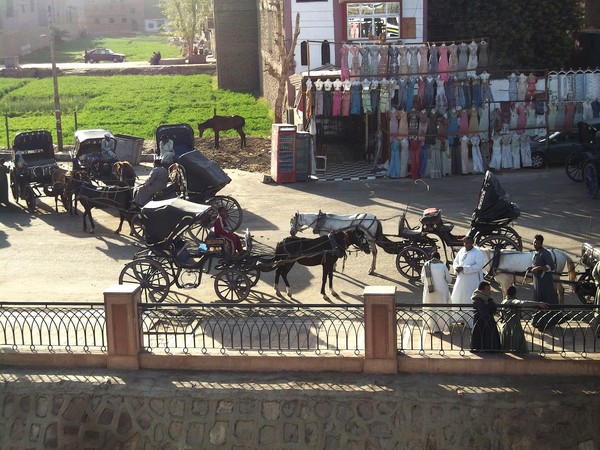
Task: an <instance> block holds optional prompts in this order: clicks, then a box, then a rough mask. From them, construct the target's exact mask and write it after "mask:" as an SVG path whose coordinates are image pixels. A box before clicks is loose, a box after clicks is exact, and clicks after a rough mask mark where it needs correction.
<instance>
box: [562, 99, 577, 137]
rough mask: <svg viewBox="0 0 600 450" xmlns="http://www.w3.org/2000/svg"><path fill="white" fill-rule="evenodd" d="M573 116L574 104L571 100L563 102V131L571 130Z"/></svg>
mask: <svg viewBox="0 0 600 450" xmlns="http://www.w3.org/2000/svg"><path fill="white" fill-rule="evenodd" d="M574 117H575V104H574V103H573V102H566V103H565V123H564V125H563V128H562V129H563V131H571V129H572V128H573V118H574Z"/></svg>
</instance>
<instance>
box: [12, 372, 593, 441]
mask: <svg viewBox="0 0 600 450" xmlns="http://www.w3.org/2000/svg"><path fill="white" fill-rule="evenodd" d="M0 380H1V381H2V384H0V407H1V410H0V411H1V420H0V447H1V448H73V449H76V448H161V449H168V448H173V449H175V448H190V449H198V448H202V449H255V448H261V449H267V448H273V449H281V448H286V449H304V448H309V447H310V448H327V449H338V448H339V449H342V448H343V449H365V448H371V449H377V448H402V449H422V448H427V449H447V448H481V449H484V448H485V449H509V448H510V449H530V448H543V449H580V450H588V449H589V450H592V449H595V448H598V446H599V445H600V438H599V436H600V425H599V424H600V407H599V406H598V405H599V401H598V400H599V399H598V396H599V393H600V385H599V383H598V382H597V381H596V379H595V378H577V379H575V380H574V381H573V380H569V379H567V378H556V377H554V378H550V377H538V378H533V377H529V378H516V379H514V380H510V379H509V380H507V379H504V378H499V377H497V378H494V377H473V376H472V377H451V376H446V377H442V376H409V375H404V376H403V375H398V376H388V375H380V376H365V375H340V374H328V373H321V374H310V375H309V374H305V375H301V376H299V375H297V374H278V375H273V374H270V375H267V374H230V373H212V374H190V373H187V374H182V373H173V372H160V371H155V372H150V371H148V372H146V371H140V372H134V373H133V372H107V371H86V372H85V373H65V372H64V371H62V372H61V373H60V374H55V373H49V372H46V373H38V372H36V371H32V370H18V371H17V370H14V369H10V370H6V369H5V370H4V371H2V373H1V374H0Z"/></svg>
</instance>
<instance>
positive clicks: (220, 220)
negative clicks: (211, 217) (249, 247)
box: [214, 206, 243, 256]
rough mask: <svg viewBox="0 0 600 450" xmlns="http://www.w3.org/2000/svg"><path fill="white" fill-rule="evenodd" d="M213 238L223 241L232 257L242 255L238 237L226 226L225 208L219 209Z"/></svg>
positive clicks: (240, 242)
mask: <svg viewBox="0 0 600 450" xmlns="http://www.w3.org/2000/svg"><path fill="white" fill-rule="evenodd" d="M214 227H215V236H217V237H221V238H223V239H225V240H226V241H227V242H228V243H229V248H230V251H231V254H232V255H233V256H235V255H238V254H240V253H243V249H242V241H241V239H240V237H239V236H238V235H237V234H235V233H234V232H233V231H231V230H230V229H229V226H228V225H227V208H225V207H224V206H220V207H219V212H218V215H217V219H216V220H215V225H214Z"/></svg>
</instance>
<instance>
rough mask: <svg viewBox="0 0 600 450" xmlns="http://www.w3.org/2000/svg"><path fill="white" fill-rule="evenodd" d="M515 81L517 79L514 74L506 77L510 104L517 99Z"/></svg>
mask: <svg viewBox="0 0 600 450" xmlns="http://www.w3.org/2000/svg"><path fill="white" fill-rule="evenodd" d="M517 80H518V77H517V76H516V75H515V74H514V73H512V74H510V75H509V76H508V100H509V101H511V102H516V101H517V99H518V94H517V92H518V91H517Z"/></svg>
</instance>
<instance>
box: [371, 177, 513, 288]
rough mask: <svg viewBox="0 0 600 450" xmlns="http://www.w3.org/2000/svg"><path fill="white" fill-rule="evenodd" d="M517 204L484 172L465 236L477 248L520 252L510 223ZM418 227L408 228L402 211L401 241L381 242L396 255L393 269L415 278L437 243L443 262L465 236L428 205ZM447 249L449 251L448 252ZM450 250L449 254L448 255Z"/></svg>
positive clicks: (448, 261)
mask: <svg viewBox="0 0 600 450" xmlns="http://www.w3.org/2000/svg"><path fill="white" fill-rule="evenodd" d="M519 214H520V210H519V207H518V206H517V205H516V204H515V203H513V202H511V201H510V197H509V196H508V194H507V193H506V191H504V189H503V188H502V186H500V183H499V182H498V179H497V178H496V177H495V176H494V175H493V174H492V173H491V172H489V171H488V172H486V174H485V176H484V179H483V184H482V186H481V190H480V193H479V197H478V201H477V205H476V207H475V210H474V212H473V216H472V219H471V228H470V229H469V231H468V233H467V234H466V236H470V237H472V238H473V239H474V240H475V244H476V245H477V246H479V247H488V248H495V249H502V248H508V249H514V250H518V251H521V250H522V249H523V243H522V240H521V237H520V236H519V234H518V233H517V232H516V231H515V230H514V229H513V228H512V227H511V226H510V225H511V223H512V221H513V220H515V219H517V218H518V217H519ZM420 222H421V224H420V225H419V226H418V227H412V228H411V227H410V226H409V224H408V221H407V220H406V211H405V212H404V214H403V215H402V217H401V219H400V226H399V230H398V237H401V238H402V239H403V240H402V241H400V242H396V243H395V245H391V246H388V248H387V249H386V246H385V245H382V247H383V248H384V249H386V251H389V252H390V253H391V252H392V251H393V252H394V253H396V254H397V256H396V268H397V269H398V271H399V272H400V273H401V274H403V275H404V276H405V277H407V278H408V279H410V280H417V279H419V277H420V275H421V269H422V267H423V264H424V263H425V262H426V261H427V260H428V259H430V258H431V255H432V253H433V252H434V251H437V250H440V246H439V244H438V242H441V247H442V249H443V253H444V255H445V257H446V262H447V264H450V263H451V262H452V260H453V259H454V256H455V252H456V250H458V249H460V248H461V247H462V246H463V239H464V237H465V235H455V234H454V233H453V231H454V225H453V224H452V223H449V222H444V221H443V220H442V211H441V210H440V209H437V208H428V209H426V210H425V211H423V214H422V216H421V219H420ZM448 250H450V252H449V251H448ZM449 253H450V254H449Z"/></svg>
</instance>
